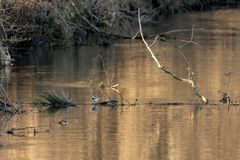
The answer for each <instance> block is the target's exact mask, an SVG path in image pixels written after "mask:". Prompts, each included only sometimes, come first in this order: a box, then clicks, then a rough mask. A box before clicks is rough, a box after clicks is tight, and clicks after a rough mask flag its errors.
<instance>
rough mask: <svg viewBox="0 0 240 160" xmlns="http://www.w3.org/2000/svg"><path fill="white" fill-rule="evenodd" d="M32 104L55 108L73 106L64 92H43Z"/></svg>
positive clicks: (70, 99)
mask: <svg viewBox="0 0 240 160" xmlns="http://www.w3.org/2000/svg"><path fill="white" fill-rule="evenodd" d="M33 105H35V106H38V107H43V106H49V107H52V108H56V109H57V108H65V107H70V106H75V104H74V103H73V102H72V98H70V97H69V96H67V95H66V94H65V93H64V92H44V93H43V94H42V96H41V98H40V99H37V100H35V101H34V102H33Z"/></svg>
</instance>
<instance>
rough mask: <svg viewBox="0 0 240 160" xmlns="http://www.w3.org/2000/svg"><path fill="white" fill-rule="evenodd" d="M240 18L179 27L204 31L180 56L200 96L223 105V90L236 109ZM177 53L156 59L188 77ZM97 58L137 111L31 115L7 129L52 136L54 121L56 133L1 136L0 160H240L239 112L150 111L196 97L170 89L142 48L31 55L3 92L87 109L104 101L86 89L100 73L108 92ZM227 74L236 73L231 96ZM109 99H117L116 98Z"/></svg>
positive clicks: (184, 89)
mask: <svg viewBox="0 0 240 160" xmlns="http://www.w3.org/2000/svg"><path fill="white" fill-rule="evenodd" d="M233 13H234V14H233ZM239 15H240V13H239V10H229V11H217V12H207V13H202V14H192V15H189V16H188V17H187V16H186V17H180V18H178V19H177V20H176V21H177V23H178V24H177V25H178V26H181V27H183V28H185V27H186V28H189V26H191V25H192V23H195V25H196V26H200V27H203V28H205V30H204V31H203V32H201V33H196V34H195V37H194V38H195V39H194V40H195V41H196V42H198V43H199V44H200V45H201V46H200V47H196V46H192V45H189V46H187V47H186V48H184V49H182V53H183V54H184V55H185V56H186V57H187V58H188V60H189V63H190V65H191V67H192V68H193V70H194V71H195V72H196V73H197V74H198V80H199V86H200V89H201V91H202V93H203V94H204V95H206V97H208V98H209V99H211V100H218V99H219V98H220V95H219V94H218V90H223V91H226V90H227V89H229V91H230V92H231V97H232V98H233V99H235V98H236V99H238V100H239V87H238V86H239V85H240V84H239V82H240V72H239V71H238V69H239V68H240V66H239V65H240V63H239V62H238V61H239V59H240V57H239V56H240V55H239V54H238V53H239V50H240V48H239V47H240V45H239V37H240V32H239V31H238V30H237V29H238V28H239V26H240V22H239V21H238V17H239ZM224 16H225V17H229V18H223V17H224ZM181 18H182V19H181ZM189 19H190V20H189ZM222 19H224V23H223V22H222ZM171 23H173V22H171ZM222 24H223V25H222ZM166 25H167V24H163V26H166ZM166 28H167V27H166ZM166 28H165V29H166ZM163 29H164V27H163ZM168 29H169V27H168ZM158 30H159V29H156V30H155V31H158ZM183 37H184V38H188V37H189V35H188V34H184V35H183ZM173 45H177V44H175V43H164V42H159V46H155V47H154V51H155V52H156V53H158V54H159V57H160V58H161V60H163V62H164V64H166V65H167V66H169V67H170V68H172V70H173V71H174V72H175V73H177V74H180V75H182V76H185V75H186V74H187V70H186V64H185V62H184V59H183V57H182V55H181V53H179V50H177V49H176V48H174V47H173ZM66 53H67V54H66ZM99 54H101V55H102V56H103V58H104V59H105V62H106V66H107V71H108V74H109V76H110V77H111V79H112V81H113V83H114V84H116V83H120V90H121V92H122V93H123V97H124V99H125V100H128V101H130V102H135V99H138V101H137V103H139V104H140V105H137V106H133V107H127V106H126V107H123V108H121V107H116V108H113V109H112V108H107V107H100V111H98V112H93V111H92V107H93V106H89V105H86V106H84V105H83V106H79V107H76V108H69V109H63V110H60V111H58V112H56V113H48V112H40V113H39V112H38V111H37V110H36V109H32V108H31V107H30V109H31V110H33V112H30V113H29V114H27V115H17V116H14V117H13V118H12V119H11V121H9V123H8V124H7V127H4V128H5V129H6V128H13V127H15V128H20V127H28V126H48V125H49V124H50V123H51V122H52V121H53V120H54V123H53V127H52V129H51V132H50V133H39V134H37V135H36V136H34V135H32V134H31V133H29V134H27V135H26V136H25V137H14V136H6V135H3V136H1V137H0V144H3V145H2V146H1V145H0V157H1V158H0V159H4V160H13V159H18V160H33V159H34V160H42V159H51V160H72V159H86V160H95V159H120V160H135V159H136V160H146V159H151V160H159V159H163V160H208V159H209V160H227V159H229V160H230V159H231V160H232V159H240V151H239V148H240V135H239V132H240V123H238V122H239V120H240V119H239V117H240V111H239V108H238V107H236V106H231V107H230V108H228V107H227V106H224V105H219V106H193V105H186V106H185V105H183V106H159V105H152V106H149V105H144V103H146V102H157V103H159V102H189V101H190V100H194V98H195V97H194V95H193V92H192V89H191V88H190V87H189V86H188V85H186V84H184V83H181V82H177V81H175V80H172V79H171V78H170V77H169V76H166V75H165V74H164V73H162V72H161V71H159V69H157V67H156V65H155V64H154V62H153V60H152V59H151V57H150V56H149V55H148V54H147V50H146V49H145V47H144V45H143V44H142V42H141V41H140V40H134V41H129V40H124V41H121V42H118V43H116V44H114V45H113V46H111V47H110V48H101V47H80V48H77V49H65V50H63V49H59V50H55V51H52V52H49V53H47V54H42V53H39V54H36V55H33V57H32V58H31V59H29V61H28V60H26V64H18V65H19V66H18V67H13V69H12V73H11V77H10V80H6V81H7V84H6V86H7V90H8V92H9V94H10V96H11V97H12V98H13V99H18V100H33V99H35V98H38V97H39V96H40V95H41V92H42V91H44V90H52V89H53V90H56V89H58V90H65V91H67V92H68V93H69V95H70V96H71V97H73V99H74V100H75V101H77V102H86V101H87V102H90V101H91V96H92V95H96V96H100V95H101V93H100V92H99V91H98V90H97V88H96V87H93V88H90V87H89V86H88V84H89V83H88V82H89V81H90V79H91V77H92V74H93V72H94V71H95V72H96V77H95V79H94V82H95V84H97V83H98V82H100V81H103V82H106V77H105V75H104V74H103V73H102V72H101V70H102V69H103V68H102V64H101V63H100V62H99V61H98V60H96V57H97V55H99ZM34 56H36V57H34ZM225 72H232V73H233V76H232V79H231V85H230V86H229V88H228V84H227V83H228V79H227V77H225V76H224V73H225ZM7 73H8V74H9V72H7ZM3 74H5V73H3ZM8 77H9V75H8ZM7 79H9V78H7ZM109 94H111V95H112V94H113V93H112V92H109ZM113 97H114V98H118V99H119V97H118V96H117V95H113ZM104 98H105V99H106V97H104ZM28 109H29V108H28ZM62 119H65V120H67V121H68V122H69V125H67V126H60V125H59V124H58V123H57V122H58V121H60V120H62ZM4 128H1V132H2V133H3V130H4ZM3 157H4V158H3Z"/></svg>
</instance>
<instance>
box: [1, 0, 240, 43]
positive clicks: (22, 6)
mask: <svg viewBox="0 0 240 160" xmlns="http://www.w3.org/2000/svg"><path fill="white" fill-rule="evenodd" d="M237 5H239V2H238V0H225V1H223V0H182V1H178V0H151V1H148V0H141V1H138V0H119V1H115V0H68V1H66V0H64V1H63V0H1V1H0V13H1V14H0V41H2V42H3V44H4V45H5V46H6V45H7V46H9V45H20V46H35V47H36V46H52V45H63V44H64V45H66V44H83V43H87V41H89V39H93V38H94V39H95V40H96V37H98V38H97V40H96V41H97V42H100V43H101V42H102V40H103V39H104V37H107V36H110V35H112V32H113V31H114V32H115V33H117V32H116V31H119V30H120V29H124V25H122V24H123V22H124V21H125V20H129V19H130V20H132V19H133V17H134V16H136V10H137V8H139V7H140V8H142V10H143V12H145V14H150V15H153V16H158V15H160V14H163V13H164V14H171V13H176V12H182V11H184V12H186V11H191V10H192V9H194V10H202V9H207V8H211V7H213V6H237ZM121 27H122V28H121ZM118 33H119V32H118ZM96 35H97V36H96Z"/></svg>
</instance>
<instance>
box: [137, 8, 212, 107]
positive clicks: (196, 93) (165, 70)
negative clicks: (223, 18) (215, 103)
mask: <svg viewBox="0 0 240 160" xmlns="http://www.w3.org/2000/svg"><path fill="white" fill-rule="evenodd" d="M140 15H141V14H140V9H138V23H139V32H140V35H141V38H142V41H143V43H144V44H145V46H146V48H147V49H148V51H149V53H150V54H151V56H152V58H153V60H154V61H155V63H156V64H157V66H158V68H160V69H161V70H162V71H164V72H165V73H167V74H169V75H170V76H171V77H172V78H174V79H176V80H179V81H182V82H185V83H188V84H190V85H191V87H192V88H193V89H194V93H195V95H196V96H198V97H199V98H201V100H202V101H203V102H204V103H205V104H207V103H208V100H207V99H206V98H205V97H204V96H202V94H201V93H200V90H199V89H198V87H197V85H196V82H195V77H194V75H193V74H194V73H191V74H190V75H191V76H189V78H182V77H179V76H178V75H176V74H174V73H172V72H171V71H170V70H169V69H167V68H166V67H165V66H164V65H162V64H161V63H160V60H158V59H157V58H156V56H155V54H154V53H153V51H152V50H151V48H150V47H149V45H148V43H147V42H146V40H145V39H144V36H143V31H142V24H141V18H140V17H141V16H140ZM193 30H194V25H193V28H192V35H193ZM192 39H193V36H192V37H191V40H190V41H192Z"/></svg>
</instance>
